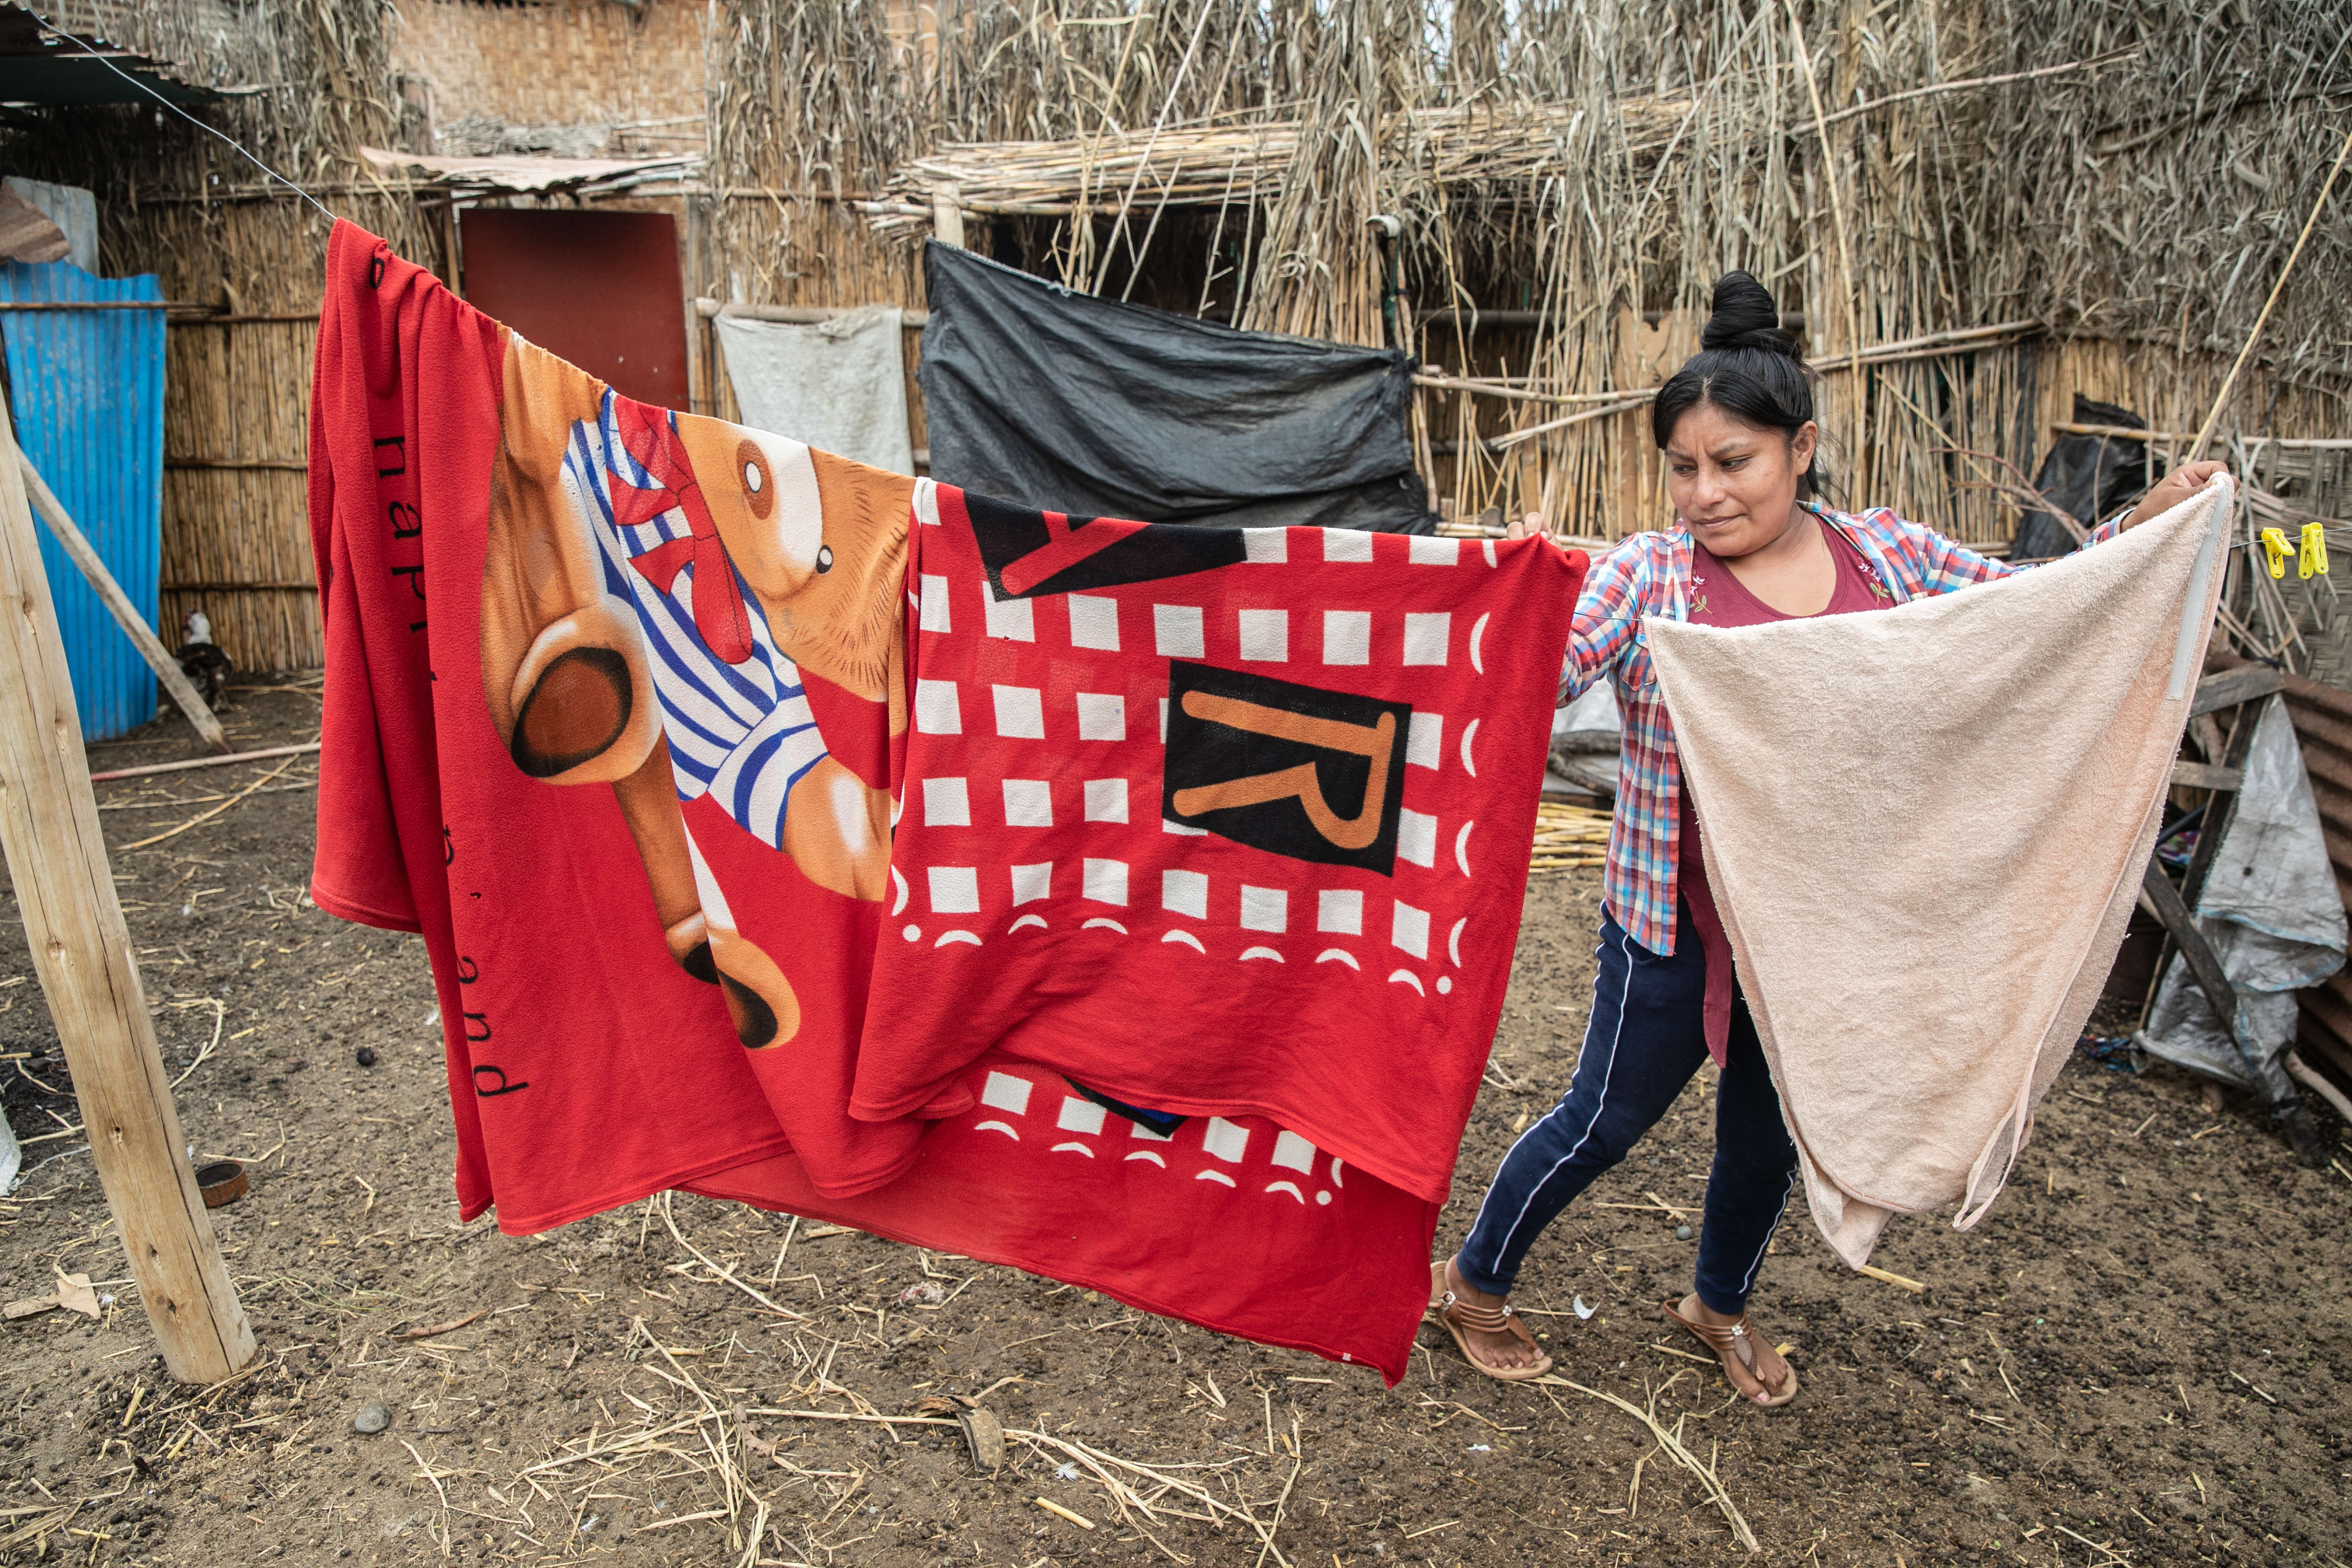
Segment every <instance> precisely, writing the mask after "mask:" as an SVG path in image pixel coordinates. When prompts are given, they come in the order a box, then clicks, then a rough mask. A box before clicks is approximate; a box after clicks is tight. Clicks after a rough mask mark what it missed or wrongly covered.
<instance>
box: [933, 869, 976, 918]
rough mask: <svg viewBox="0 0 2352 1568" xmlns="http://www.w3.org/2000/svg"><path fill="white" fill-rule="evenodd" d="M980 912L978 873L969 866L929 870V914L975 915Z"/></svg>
mask: <svg viewBox="0 0 2352 1568" xmlns="http://www.w3.org/2000/svg"><path fill="white" fill-rule="evenodd" d="M979 912H980V872H979V870H978V868H974V867H971V866H934V867H932V868H931V913H933V914H935V915H976V914H978V913H979Z"/></svg>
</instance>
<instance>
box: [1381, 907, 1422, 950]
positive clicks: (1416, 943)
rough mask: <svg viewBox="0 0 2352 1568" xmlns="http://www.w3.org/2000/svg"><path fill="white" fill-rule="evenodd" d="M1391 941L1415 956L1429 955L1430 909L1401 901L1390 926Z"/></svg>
mask: <svg viewBox="0 0 2352 1568" xmlns="http://www.w3.org/2000/svg"><path fill="white" fill-rule="evenodd" d="M1389 941H1390V942H1393V943H1395V944H1396V945H1397V946H1398V947H1401V948H1402V949H1404V951H1405V952H1409V953H1411V954H1412V955H1413V956H1414V957H1415V958H1427V957H1428V956H1429V911H1428V910H1417V909H1414V908H1413V907H1412V905H1411V904H1406V903H1400V904H1398V905H1397V907H1396V915H1395V918H1394V920H1393V921H1391V924H1390V927H1389Z"/></svg>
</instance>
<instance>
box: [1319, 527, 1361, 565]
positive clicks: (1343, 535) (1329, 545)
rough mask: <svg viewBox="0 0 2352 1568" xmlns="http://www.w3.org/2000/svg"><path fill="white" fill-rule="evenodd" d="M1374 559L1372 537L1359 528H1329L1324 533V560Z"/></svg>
mask: <svg viewBox="0 0 2352 1568" xmlns="http://www.w3.org/2000/svg"><path fill="white" fill-rule="evenodd" d="M1371 558H1372V536H1371V535H1370V534H1369V533H1366V532H1365V531H1363V530H1361V529H1359V528H1327V529H1325V530H1324V531H1323V559H1324V560H1326V561H1370V559H1371Z"/></svg>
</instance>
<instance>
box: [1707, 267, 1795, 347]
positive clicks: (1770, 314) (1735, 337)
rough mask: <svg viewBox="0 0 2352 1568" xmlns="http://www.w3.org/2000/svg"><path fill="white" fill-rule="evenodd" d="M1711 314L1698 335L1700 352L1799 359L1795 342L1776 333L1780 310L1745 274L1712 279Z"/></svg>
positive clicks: (1761, 288)
mask: <svg viewBox="0 0 2352 1568" xmlns="http://www.w3.org/2000/svg"><path fill="white" fill-rule="evenodd" d="M1713 306H1714V313H1713V314H1711V315H1709V316H1708V317H1707V319H1706V326H1705V327H1703V328H1701V329H1700V331H1699V334H1698V342H1699V347H1701V348H1703V349H1762V350H1764V351H1765V352H1767V353H1779V354H1786V355H1788V356H1789V357H1790V359H1797V358H1800V357H1801V356H1800V355H1799V353H1798V352H1797V340H1796V339H1794V338H1792V337H1790V335H1789V334H1788V333H1786V332H1784V331H1781V330H1780V307H1779V306H1777V305H1775V304H1774V303H1773V302H1772V296H1771V295H1770V294H1769V292H1767V291H1766V289H1765V288H1764V285H1763V284H1761V283H1759V282H1758V281H1756V279H1755V278H1754V277H1753V276H1752V275H1750V274H1748V273H1746V272H1727V273H1725V274H1724V275H1723V276H1722V277H1721V278H1719V279H1716V284H1715V299H1714V300H1713Z"/></svg>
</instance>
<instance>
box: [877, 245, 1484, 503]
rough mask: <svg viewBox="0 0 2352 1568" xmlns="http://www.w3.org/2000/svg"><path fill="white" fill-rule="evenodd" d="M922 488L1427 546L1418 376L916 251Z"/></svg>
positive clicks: (1396, 364)
mask: <svg viewBox="0 0 2352 1568" xmlns="http://www.w3.org/2000/svg"><path fill="white" fill-rule="evenodd" d="M923 266H924V273H925V277H926V279H928V283H929V293H930V311H931V316H930V321H929V325H927V326H925V327H924V329H923V357H922V367H921V372H920V375H921V380H922V386H923V419H924V425H925V427H926V433H927V435H928V437H929V444H930V452H931V463H930V471H931V475H932V477H933V478H934V479H939V480H940V481H941V482H942V483H945V484H951V485H961V486H962V487H963V488H964V489H970V490H975V491H978V492H980V493H981V494H983V495H991V496H998V497H1002V498H1003V499H1004V500H1009V501H1016V502H1018V503H1020V504H1021V505H1024V506H1031V507H1039V508H1043V509H1045V510H1050V511H1061V512H1066V513H1069V514H1070V515H1072V516H1082V517H1125V518H1136V519H1139V520H1141V521H1145V522H1204V523H1206V522H1213V523H1216V524H1219V525H1221V526H1223V527H1241V526H1245V527H1252V528H1274V527H1287V526H1308V527H1323V528H1365V529H1376V530H1379V531H1383V532H1390V533H1429V532H1433V531H1435V529H1436V526H1437V519H1436V518H1435V517H1434V516H1433V515H1432V514H1431V512H1430V510H1429V497H1428V492H1427V491H1426V490H1425V489H1423V485H1422V482H1421V479H1420V477H1419V476H1418V475H1416V474H1415V473H1414V472H1413V468H1412V440H1411V437H1410V435H1409V426H1408V421H1409V419H1410V417H1411V415H1410V409H1411V406H1412V360H1411V359H1409V358H1408V357H1407V356H1406V355H1404V354H1402V353H1397V352H1395V351H1393V350H1388V349H1366V348H1357V347H1353V346H1351V345H1349V344H1346V343H1327V342H1317V341H1315V340H1314V339H1311V338H1292V337H1283V336H1279V335H1277V334H1275V333H1272V332H1244V331H1235V330H1234V329H1233V328H1230V327H1223V326H1219V325H1218V324H1217V323H1215V322H1213V321H1198V320H1196V319H1194V318H1192V317H1190V316H1177V315H1171V314H1170V313H1169V312H1167V311H1165V310H1150V309H1148V308H1146V307H1144V306H1141V305H1127V304H1121V303H1119V302H1118V301H1117V300H1100V299H1097V298H1096V297H1095V296H1093V295H1091V294H1084V293H1079V292H1076V291H1075V290H1072V289H1063V288H1060V287H1058V286H1056V285H1055V284H1051V283H1048V282H1045V280H1043V279H1037V278H1032V277H1030V276H1029V275H1028V274H1026V273H1024V272H1015V271H1013V269H1012V268H1007V267H1000V266H998V265H997V264H996V263H994V262H992V261H989V260H986V259H984V258H981V257H978V256H975V255H973V254H972V253H971V252H970V251H968V250H959V249H957V248H955V247H952V246H945V245H941V244H940V243H939V242H937V241H936V240H935V241H933V242H931V244H929V246H928V247H925V250H924V254H923Z"/></svg>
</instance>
